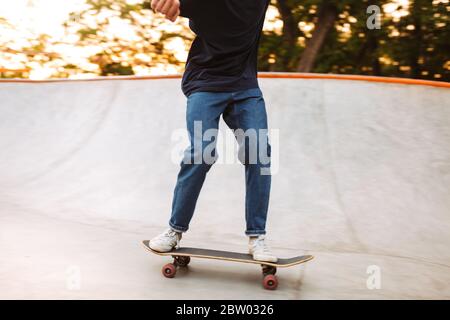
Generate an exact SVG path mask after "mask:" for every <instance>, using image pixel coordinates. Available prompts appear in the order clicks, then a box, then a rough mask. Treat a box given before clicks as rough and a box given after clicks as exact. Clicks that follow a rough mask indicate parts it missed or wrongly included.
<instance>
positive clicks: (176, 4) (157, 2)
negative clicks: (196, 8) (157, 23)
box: [151, 0, 180, 22]
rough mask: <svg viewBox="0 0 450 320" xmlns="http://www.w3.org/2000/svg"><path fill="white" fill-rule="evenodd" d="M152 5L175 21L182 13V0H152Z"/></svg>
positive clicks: (154, 8) (156, 10) (167, 17)
mask: <svg viewBox="0 0 450 320" xmlns="http://www.w3.org/2000/svg"><path fill="white" fill-rule="evenodd" d="M151 7H152V9H153V10H154V11H155V12H159V13H162V14H164V15H165V16H166V19H168V20H170V21H172V22H175V21H176V20H177V18H178V16H179V15H180V0H152V3H151Z"/></svg>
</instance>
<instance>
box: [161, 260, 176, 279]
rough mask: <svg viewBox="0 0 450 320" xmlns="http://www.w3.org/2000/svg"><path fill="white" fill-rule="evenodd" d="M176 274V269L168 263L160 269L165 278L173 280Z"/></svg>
mask: <svg viewBox="0 0 450 320" xmlns="http://www.w3.org/2000/svg"><path fill="white" fill-rule="evenodd" d="M176 273H177V268H176V267H175V266H174V265H173V264H172V263H168V264H166V265H165V266H164V267H163V268H162V274H163V275H164V277H166V278H173V277H175V274H176Z"/></svg>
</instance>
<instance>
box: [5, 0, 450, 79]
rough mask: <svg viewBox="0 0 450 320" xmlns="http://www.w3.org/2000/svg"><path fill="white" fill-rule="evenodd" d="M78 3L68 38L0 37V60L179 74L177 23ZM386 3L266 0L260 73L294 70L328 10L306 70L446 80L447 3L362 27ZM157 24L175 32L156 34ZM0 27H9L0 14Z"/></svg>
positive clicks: (135, 9)
mask: <svg viewBox="0 0 450 320" xmlns="http://www.w3.org/2000/svg"><path fill="white" fill-rule="evenodd" d="M211 1H212V0H211ZM86 3H87V8H85V9H84V10H82V11H80V12H74V13H72V14H71V15H70V17H69V19H68V21H67V22H65V23H64V25H63V27H64V28H65V29H66V34H67V35H71V36H72V37H71V39H72V40H71V42H67V43H64V42H61V41H56V40H55V39H52V38H50V37H49V36H48V35H37V36H35V37H33V38H31V39H27V40H28V44H27V45H23V46H22V48H21V49H18V47H17V44H15V43H14V40H11V39H8V40H7V41H4V42H2V40H1V39H2V38H1V37H0V46H1V48H2V50H1V51H0V58H1V59H3V60H8V58H9V57H11V56H14V57H15V61H17V60H18V59H17V58H18V57H20V60H22V61H23V65H24V67H25V68H27V67H28V68H31V69H32V68H34V67H36V65H40V66H42V67H47V68H48V67H50V68H52V70H53V71H54V72H53V74H52V75H51V77H68V76H70V75H74V74H78V75H79V74H83V73H89V74H92V73H94V74H98V75H133V74H135V73H136V70H137V69H140V70H142V69H146V70H155V72H158V71H159V72H165V71H167V68H168V67H170V68H172V69H171V71H172V72H173V71H174V70H175V71H178V72H182V70H183V65H184V63H183V61H180V59H179V56H177V51H186V50H188V48H189V46H190V43H191V41H192V39H193V37H194V35H193V34H192V33H191V32H190V31H189V30H188V28H187V24H186V21H185V20H183V19H180V20H179V22H178V23H177V24H173V25H172V24H171V23H169V22H167V21H166V20H164V19H163V17H161V16H159V15H155V14H154V13H153V12H152V11H151V9H150V1H149V0H148V1H142V2H139V3H136V4H129V3H127V1H125V0H87V1H86ZM387 4H390V5H392V0H272V3H271V8H273V9H275V10H278V12H279V20H282V21H283V27H282V28H281V30H280V29H274V30H270V31H269V30H267V31H265V32H264V34H263V37H262V39H261V48H260V51H259V68H260V70H261V71H285V72H289V71H292V72H294V71H297V70H298V69H299V68H298V67H299V62H300V60H301V59H302V57H304V56H305V48H307V47H308V46H309V45H311V43H313V41H314V30H317V27H318V21H319V17H320V16H321V13H323V12H324V11H325V10H326V9H330V8H332V10H335V12H337V13H338V15H337V17H335V18H334V19H335V20H334V26H332V27H331V28H329V30H326V37H325V40H324V41H323V43H322V44H321V45H320V50H318V51H317V52H313V54H314V56H313V58H314V64H313V69H312V71H313V72H319V73H345V74H365V75H379V76H398V77H411V78H422V79H431V80H444V81H450V41H449V39H450V21H449V19H450V15H449V12H450V4H449V3H448V2H445V1H438V0H410V2H409V6H408V7H407V8H401V7H398V8H396V9H397V10H405V12H406V14H405V15H404V16H402V17H400V18H395V17H394V16H393V15H391V14H382V16H381V28H380V29H373V30H371V29H369V28H368V27H367V25H366V22H367V19H368V17H369V14H368V13H367V8H368V6H370V5H377V6H378V7H379V8H386V7H385V6H386V5H387ZM118 21H120V22H121V23H123V25H124V26H127V28H128V29H130V30H131V34H130V35H126V36H123V35H121V34H120V31H122V30H118V29H117V27H116V28H115V29H114V28H112V27H113V26H114V25H116V26H117V23H118ZM162 25H171V26H172V27H174V26H175V29H174V28H171V29H170V31H163V30H162V28H161V26H162ZM311 27H314V28H313V29H312V30H311V29H310V28H311ZM0 28H3V30H5V29H6V30H14V26H12V25H11V24H10V23H9V22H8V21H7V20H6V19H3V18H2V17H0ZM119 29H120V28H119ZM73 35H76V40H73ZM173 40H178V42H177V43H178V48H177V50H173V48H172V47H170V46H169V45H170V44H173V42H172V41H173ZM180 43H181V47H180ZM58 45H65V46H69V47H73V48H74V49H77V50H79V49H92V50H90V51H89V52H90V54H89V55H88V56H87V57H85V63H80V62H79V61H74V60H71V59H67V57H66V56H65V55H64V54H61V53H60V52H59V51H57V50H55V47H57V46H58ZM77 52H78V51H77ZM78 60H80V59H78ZM1 67H2V66H0V68H1ZM164 68H166V69H164Z"/></svg>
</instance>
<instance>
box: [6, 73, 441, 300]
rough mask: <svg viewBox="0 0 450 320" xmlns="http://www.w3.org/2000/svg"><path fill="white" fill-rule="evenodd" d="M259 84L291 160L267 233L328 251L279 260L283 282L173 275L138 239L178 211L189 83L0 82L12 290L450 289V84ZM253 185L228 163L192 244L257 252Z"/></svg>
mask: <svg viewBox="0 0 450 320" xmlns="http://www.w3.org/2000/svg"><path fill="white" fill-rule="evenodd" d="M261 86H262V89H263V91H264V94H265V98H266V102H267V108H268V111H269V121H270V123H269V124H270V127H271V129H273V130H275V131H274V136H273V139H272V144H273V147H274V150H275V152H276V157H277V158H278V160H277V167H278V170H276V173H275V174H274V177H273V187H272V190H273V192H272V198H271V206H270V217H269V221H268V231H269V235H268V238H269V240H270V243H271V245H272V247H273V249H274V250H275V251H276V252H277V253H278V254H279V255H280V256H286V257H287V256H291V255H297V254H304V253H308V254H313V255H315V256H316V259H315V260H313V261H311V262H309V263H307V264H305V265H303V266H299V267H294V268H289V269H281V270H280V271H279V273H278V274H279V280H280V286H279V289H278V290H277V291H275V292H268V291H265V290H264V289H262V286H261V283H260V280H261V276H260V270H259V268H257V267H255V266H254V265H243V264H233V263H227V262H217V261H208V260H193V261H192V262H191V266H190V268H189V270H187V271H182V272H179V273H178V274H177V277H176V278H175V279H165V278H163V277H162V276H161V274H160V268H161V267H162V265H163V264H165V263H166V262H168V260H167V259H165V258H163V257H159V256H154V255H150V254H149V253H148V252H147V251H145V250H144V249H143V247H142V246H141V244H140V241H141V240H143V239H148V238H150V237H152V236H153V235H155V234H156V233H158V232H160V231H161V230H162V229H163V228H165V227H166V222H167V220H168V216H169V212H170V203H171V197H172V192H173V187H174V183H175V179H176V174H177V171H178V162H179V159H180V157H179V153H178V151H179V149H176V148H175V147H176V146H178V147H179V146H180V143H179V142H177V141H174V140H173V139H172V135H173V134H175V136H174V137H175V138H176V137H177V134H178V133H179V132H184V131H183V130H182V129H183V128H184V110H185V99H184V97H183V96H182V95H181V93H180V89H179V87H180V80H179V79H160V80H152V79H141V80H127V79H122V80H101V81H63V82H43V83H25V82H13V83H10V82H0V298H2V299H17V298H19V299H23V298H26V299H38V298H43V299H53V298H62V299H90V298H99V299H103V298H111V299H118V298H123V299H165V298H174V299H185V298H186V299H192V298H195V299H205V298H209V299H210V298H213V299H360V298H362V299H417V298H423V299H450V103H449V101H450V90H449V89H446V88H436V87H431V86H418V85H403V84H389V83H374V82H366V81H343V80H326V79H262V80H261ZM222 128H223V129H224V130H225V125H224V124H223V123H222ZM180 130H181V131H180ZM224 140H225V139H223V141H224ZM227 146H228V145H227ZM230 152H231V151H230V149H229V148H228V149H226V150H225V153H223V152H222V153H221V155H222V159H223V158H224V157H225V156H229V155H230V154H231V155H233V154H232V153H230ZM219 153H220V151H219ZM243 194H244V177H243V168H242V166H241V165H240V164H239V163H235V164H216V165H215V167H214V168H213V169H212V171H211V172H210V174H209V176H208V178H207V182H206V184H205V186H204V190H203V193H202V195H201V197H200V201H199V204H198V208H197V213H196V216H195V217H194V221H193V223H192V225H191V230H190V232H189V233H188V234H186V236H185V238H184V240H183V244H185V245H192V246H202V247H210V248H219V249H230V250H238V251H244V250H245V249H246V239H245V237H244V235H243V230H244V219H243V215H244V214H243V211H244V202H243V200H244V196H243ZM367 271H369V273H370V272H372V271H374V272H375V273H374V274H373V275H371V274H368V273H367ZM378 276H379V277H378ZM369 277H370V279H369V282H370V283H372V284H373V283H374V284H379V285H380V288H379V289H372V290H370V289H368V286H367V281H368V278H369ZM373 279H375V280H377V279H378V280H380V281H379V282H377V281H375V282H373V281H371V280H373ZM369 287H370V286H369Z"/></svg>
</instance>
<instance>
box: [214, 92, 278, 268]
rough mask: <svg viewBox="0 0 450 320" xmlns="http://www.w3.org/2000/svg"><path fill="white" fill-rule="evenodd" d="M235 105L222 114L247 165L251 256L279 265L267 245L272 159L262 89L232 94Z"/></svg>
mask: <svg viewBox="0 0 450 320" xmlns="http://www.w3.org/2000/svg"><path fill="white" fill-rule="evenodd" d="M233 98H234V99H233V101H232V103H230V104H229V105H228V107H227V109H226V110H225V112H224V114H223V118H224V120H225V122H226V123H227V125H228V126H229V127H230V128H231V129H232V130H233V131H234V134H235V136H236V140H237V141H238V144H239V160H240V161H241V162H242V163H243V164H244V165H245V181H246V195H245V218H246V223H247V228H246V231H245V233H246V234H247V235H248V236H249V252H250V254H252V255H253V259H255V260H260V261H271V262H275V261H277V260H278V259H277V257H276V256H275V255H274V254H273V253H272V252H271V251H270V249H269V247H268V246H267V244H266V242H265V236H264V235H265V233H266V220H267V210H268V206H269V196H270V184H271V175H270V156H271V148H270V144H269V139H268V129H267V113H266V107H265V103H264V98H263V97H262V93H261V91H260V90H259V89H251V90H245V91H241V92H236V93H234V94H233Z"/></svg>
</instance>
